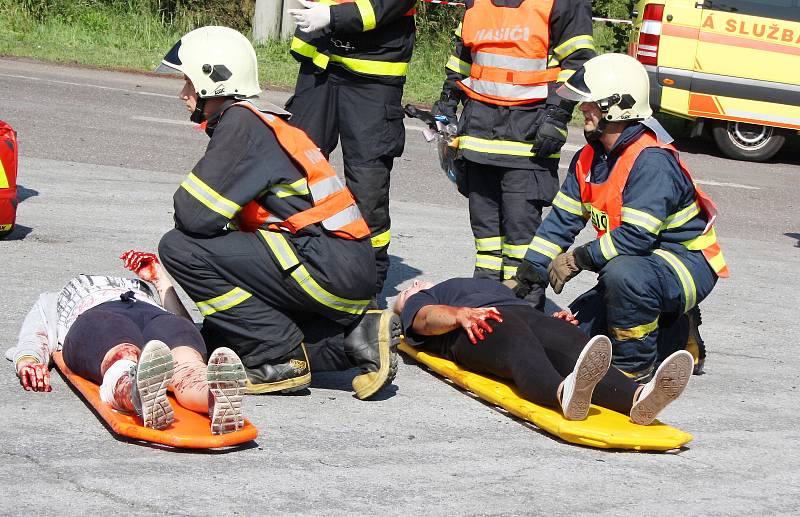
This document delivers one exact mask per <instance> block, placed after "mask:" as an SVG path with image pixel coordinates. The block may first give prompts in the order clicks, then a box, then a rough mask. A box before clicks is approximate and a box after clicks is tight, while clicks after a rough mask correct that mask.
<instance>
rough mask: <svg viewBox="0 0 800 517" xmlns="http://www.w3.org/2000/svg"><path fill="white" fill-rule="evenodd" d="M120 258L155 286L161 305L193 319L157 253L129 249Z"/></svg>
mask: <svg viewBox="0 0 800 517" xmlns="http://www.w3.org/2000/svg"><path fill="white" fill-rule="evenodd" d="M119 258H120V259H122V262H123V263H124V264H125V267H126V268H127V269H129V270H131V271H133V272H134V273H136V275H137V276H138V277H139V278H141V279H142V280H144V281H146V282H150V283H151V284H153V285H154V286H155V288H156V291H158V296H159V298H160V299H161V306H162V307H164V309H165V310H167V311H169V312H171V313H172V314H176V315H178V316H183V317H184V318H186V319H189V320H191V319H192V317H191V315H189V311H187V310H186V306H185V305H183V302H182V301H181V299H180V297H179V296H178V292H177V291H176V290H175V286H174V285H172V281H171V280H170V279H169V276H167V272H166V270H165V269H164V266H162V265H161V262H160V261H159V260H158V257H156V255H155V253H148V252H144V251H136V250H128V251H126V252H124V253H123V254H122V255H120V256H119Z"/></svg>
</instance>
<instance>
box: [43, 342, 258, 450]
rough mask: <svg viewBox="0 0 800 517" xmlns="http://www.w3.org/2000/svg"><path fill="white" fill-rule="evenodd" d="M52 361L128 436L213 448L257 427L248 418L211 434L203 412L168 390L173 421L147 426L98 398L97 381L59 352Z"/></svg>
mask: <svg viewBox="0 0 800 517" xmlns="http://www.w3.org/2000/svg"><path fill="white" fill-rule="evenodd" d="M53 361H54V362H55V363H56V366H57V367H58V369H59V370H61V373H62V374H64V377H66V379H67V381H69V383H70V384H72V385H73V386H74V387H75V389H77V390H78V391H79V392H80V394H81V395H82V396H83V398H84V399H85V400H86V402H88V403H89V404H91V405H92V407H93V408H94V410H95V411H96V412H97V414H98V415H99V416H100V418H102V419H103V420H104V421H105V422H106V424H108V427H109V428H110V429H111V431H112V432H113V433H114V434H117V435H120V436H124V437H126V438H128V439H133V440H141V441H145V442H151V443H159V444H162V445H169V446H171V447H180V448H184V449H216V448H221V447H232V446H234V445H239V444H242V443H246V442H250V441H252V440H255V439H256V437H257V436H258V429H256V427H255V426H254V425H253V424H251V423H250V422H249V421H248V420H246V419H245V421H244V428H242V429H240V430H238V431H234V432H232V433H228V434H211V422H210V420H209V418H208V416H207V415H201V414H200V413H195V412H194V411H191V410H189V409H186V408H185V407H183V406H181V405H180V404H178V403H177V402H176V401H175V399H174V398H173V397H172V395H171V394H170V395H169V397H170V403H171V404H172V410H173V411H174V414H175V421H174V422H173V423H172V425H170V426H169V427H167V428H166V429H162V430H158V429H149V428H147V427H144V426H143V425H142V424H141V421H140V420H139V419H138V418H135V417H133V416H131V415H128V414H125V413H120V412H118V411H115V410H113V409H112V408H111V406H110V405H108V404H106V403H105V402H102V401H101V400H100V389H99V387H98V386H97V384H95V383H93V382H91V381H88V380H86V379H84V378H83V377H81V376H79V375H77V374H75V373H73V372H72V371H71V370H70V369H69V368H67V365H66V364H64V358H63V356H62V355H61V352H56V353H55V354H53Z"/></svg>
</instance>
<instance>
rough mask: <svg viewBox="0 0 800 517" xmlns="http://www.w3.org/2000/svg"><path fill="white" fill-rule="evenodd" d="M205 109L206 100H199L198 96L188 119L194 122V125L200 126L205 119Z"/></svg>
mask: <svg viewBox="0 0 800 517" xmlns="http://www.w3.org/2000/svg"><path fill="white" fill-rule="evenodd" d="M205 108H206V99H204V98H201V97H200V96H199V95H198V96H197V104H196V105H195V107H194V111H193V112H192V115H191V116H190V117H189V120H191V121H192V122H194V123H195V124H202V123H203V121H204V120H205V119H206V114H205V113H204V111H205Z"/></svg>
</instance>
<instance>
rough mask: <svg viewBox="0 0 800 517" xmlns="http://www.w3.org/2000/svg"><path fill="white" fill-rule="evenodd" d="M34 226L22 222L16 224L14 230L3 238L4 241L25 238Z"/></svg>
mask: <svg viewBox="0 0 800 517" xmlns="http://www.w3.org/2000/svg"><path fill="white" fill-rule="evenodd" d="M32 231H33V228H31V227H29V226H23V225H21V224H16V225H14V231H12V232H11V233H10V234H8V236H7V237H5V238H3V240H4V241H21V240H23V239H25V237H27V236H28V235H29V234H30V233H31V232H32Z"/></svg>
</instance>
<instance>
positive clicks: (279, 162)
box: [156, 27, 400, 399]
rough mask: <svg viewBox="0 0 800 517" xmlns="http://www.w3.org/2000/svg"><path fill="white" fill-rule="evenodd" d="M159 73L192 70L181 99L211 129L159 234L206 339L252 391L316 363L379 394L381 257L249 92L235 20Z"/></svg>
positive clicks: (299, 145)
mask: <svg viewBox="0 0 800 517" xmlns="http://www.w3.org/2000/svg"><path fill="white" fill-rule="evenodd" d="M156 70H157V71H163V72H168V73H175V72H176V71H177V72H179V73H182V74H183V76H184V79H185V81H186V83H185V85H184V87H183V90H182V91H181V93H180V98H181V99H182V100H183V101H184V103H185V104H186V106H187V108H188V109H189V111H190V112H191V120H192V121H194V122H197V123H201V124H202V125H203V127H204V128H205V131H206V133H207V134H208V136H209V137H210V138H211V140H210V142H209V144H208V147H207V148H206V152H205V154H204V155H203V157H202V158H201V159H200V161H199V162H197V165H195V167H194V169H193V170H192V171H191V172H190V173H189V175H188V176H187V177H186V179H185V180H184V181H183V183H181V185H180V187H179V188H178V190H177V191H176V192H175V195H174V206H175V229H173V230H170V231H169V232H167V233H166V234H165V235H164V236H163V237H162V239H161V243H160V244H159V254H160V255H161V259H162V261H163V263H164V266H165V267H166V268H167V271H168V272H169V273H170V274H171V275H172V276H173V277H174V278H175V280H177V282H178V283H179V284H180V286H181V287H182V288H183V289H184V290H185V291H186V293H187V294H188V295H189V296H190V297H191V299H192V300H193V301H194V302H195V303H196V304H197V307H198V309H199V310H200V313H201V314H202V315H203V316H204V321H203V328H202V333H203V337H204V338H205V340H206V343H207V345H208V347H209V348H210V349H213V348H214V347H217V346H223V345H224V346H227V347H230V348H232V349H233V350H235V351H236V353H237V354H238V355H239V356H240V357H241V359H242V362H243V363H244V365H245V368H246V370H247V376H248V382H247V390H248V392H249V393H271V392H279V393H286V392H291V391H297V390H301V389H303V388H306V387H308V386H309V385H310V383H311V370H314V371H317V370H345V369H349V368H351V367H354V366H355V367H360V368H361V374H360V375H358V376H356V377H355V379H354V380H353V388H354V389H355V391H356V396H357V397H359V398H362V399H363V398H367V397H370V396H372V395H374V394H375V393H376V392H377V391H378V390H379V389H381V388H382V387H383V386H384V385H386V384H388V383H389V382H391V380H392V378H393V377H394V374H395V372H396V367H397V354H396V346H397V343H398V342H399V334H400V323H399V320H398V318H397V316H395V315H393V314H392V313H391V312H390V311H384V312H381V311H367V310H366V308H367V304H368V303H369V301H370V298H371V297H372V295H373V294H374V291H375V275H376V273H375V261H374V257H373V251H372V246H371V244H370V239H369V236H370V232H369V228H368V227H367V225H366V223H365V222H364V219H363V218H362V217H361V213H360V212H359V210H358V207H357V206H356V204H355V201H354V199H353V197H352V195H351V194H350V191H349V190H348V189H347V188H346V187H345V186H344V185H343V184H342V183H341V182H340V181H339V179H338V178H337V176H336V173H335V171H334V170H333V168H332V167H331V166H330V164H329V163H328V161H327V160H326V159H325V158H324V157H323V156H322V154H320V152H319V149H317V146H316V145H314V144H313V143H312V142H311V140H310V139H309V138H308V136H307V135H306V134H305V133H304V132H303V131H302V130H299V129H296V128H294V127H292V126H290V125H289V124H288V123H287V122H286V119H287V118H288V116H289V114H288V113H287V112H285V111H283V110H281V109H280V108H277V107H275V106H270V107H267V108H262V109H263V111H262V110H260V109H259V108H257V107H256V106H255V105H254V104H252V103H251V102H250V101H248V100H247V99H248V98H251V97H254V96H256V95H258V94H259V93H260V92H261V88H260V87H259V84H258V71H257V60H256V54H255V51H254V50H253V47H252V45H251V44H250V42H249V41H248V40H247V38H245V37H244V36H242V35H241V34H239V33H238V32H236V31H235V30H233V29H229V28H226V27H202V28H200V29H196V30H193V31H191V32H189V33H188V34H186V35H185V36H183V37H182V38H181V40H180V41H179V42H178V43H176V44H175V46H174V47H173V48H172V50H170V51H169V53H167V55H166V56H165V57H164V59H163V60H162V62H161V66H159V67H158V68H157V69H156ZM309 363H310V364H309Z"/></svg>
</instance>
